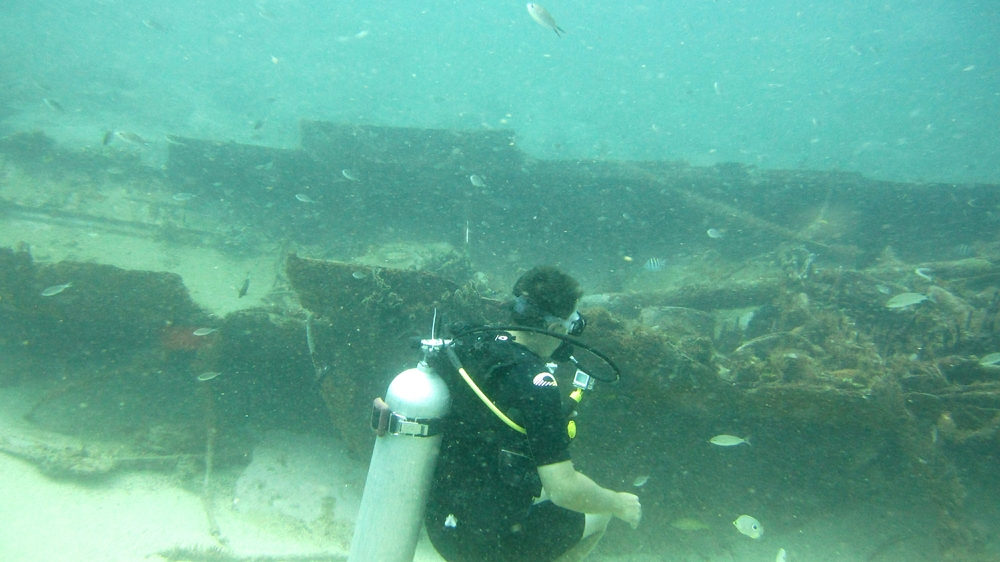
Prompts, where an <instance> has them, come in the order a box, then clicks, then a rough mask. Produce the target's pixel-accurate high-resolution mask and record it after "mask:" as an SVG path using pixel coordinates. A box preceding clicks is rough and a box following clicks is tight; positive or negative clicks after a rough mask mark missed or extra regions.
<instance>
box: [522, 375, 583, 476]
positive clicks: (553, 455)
mask: <svg viewBox="0 0 1000 562" xmlns="http://www.w3.org/2000/svg"><path fill="white" fill-rule="evenodd" d="M514 371H515V372H514V373H513V374H514V379H515V381H516V385H517V390H518V395H519V397H520V402H521V403H520V404H518V409H519V410H520V411H521V412H523V416H522V420H523V422H524V429H525V431H527V434H528V446H529V447H530V448H531V455H532V457H534V460H535V465H536V466H545V465H547V464H552V463H557V462H562V461H567V460H570V455H569V441H570V440H569V434H568V432H567V429H566V421H567V420H566V415H565V413H564V412H563V405H562V397H561V395H560V393H559V387H558V386H556V379H555V377H554V376H553V375H552V374H550V373H549V371H548V369H546V368H545V366H544V365H543V364H542V363H540V362H537V361H527V362H524V363H521V364H519V365H518V366H517V367H516V368H515V369H514Z"/></svg>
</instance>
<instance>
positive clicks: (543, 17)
mask: <svg viewBox="0 0 1000 562" xmlns="http://www.w3.org/2000/svg"><path fill="white" fill-rule="evenodd" d="M528 15H530V16H531V19H533V20H535V21H536V22H538V25H541V26H543V27H547V28H549V29H551V30H552V31H555V32H556V35H558V36H560V37H562V34H563V33H566V32H565V31H563V29H562V28H561V27H559V26H558V25H556V19H555V18H553V17H552V14H550V13H549V11H548V10H546V9H545V8H543V7H541V6H539V5H538V4H528Z"/></svg>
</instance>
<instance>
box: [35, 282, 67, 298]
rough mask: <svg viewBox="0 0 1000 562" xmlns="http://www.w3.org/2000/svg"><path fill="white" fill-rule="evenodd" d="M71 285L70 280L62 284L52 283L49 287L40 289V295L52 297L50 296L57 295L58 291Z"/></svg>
mask: <svg viewBox="0 0 1000 562" xmlns="http://www.w3.org/2000/svg"><path fill="white" fill-rule="evenodd" d="M72 286H73V283H72V282H70V283H66V284H64V285H53V286H51V287H48V288H46V289H45V290H44V291H42V296H43V297H52V296H55V295H58V294H59V293H61V292H63V291H65V290H66V289H69V288H70V287H72Z"/></svg>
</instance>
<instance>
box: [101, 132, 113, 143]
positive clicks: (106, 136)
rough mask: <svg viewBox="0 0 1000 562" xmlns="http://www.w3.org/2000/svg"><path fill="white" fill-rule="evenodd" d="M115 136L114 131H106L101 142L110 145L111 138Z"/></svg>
mask: <svg viewBox="0 0 1000 562" xmlns="http://www.w3.org/2000/svg"><path fill="white" fill-rule="evenodd" d="M113 138H115V132H114V131H104V137H102V138H101V144H103V145H104V146H108V145H109V144H111V139H113Z"/></svg>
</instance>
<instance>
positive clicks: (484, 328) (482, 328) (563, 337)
mask: <svg viewBox="0 0 1000 562" xmlns="http://www.w3.org/2000/svg"><path fill="white" fill-rule="evenodd" d="M482 332H533V333H536V334H544V335H546V336H550V337H553V338H557V339H560V340H562V341H564V342H566V343H568V344H570V345H573V346H575V347H579V348H581V349H585V350H587V351H589V352H590V353H593V354H594V355H596V356H597V357H598V358H599V359H600V360H601V361H604V362H605V363H607V364H608V367H611V370H612V371H614V372H615V376H614V378H613V379H603V378H600V377H596V376H594V375H592V374H590V373H587V374H588V375H590V376H591V377H594V379H595V380H598V381H601V382H606V383H616V382H618V381H619V380H621V378H622V372H621V369H619V368H618V365H616V364H615V362H614V361H612V360H611V358H610V357H608V356H607V355H605V354H604V353H602V352H601V351H600V350H597V349H594V348H593V347H591V346H590V345H588V344H586V343H584V342H582V341H580V340H578V339H576V338H575V337H573V336H568V335H566V334H560V333H557V332H553V331H552V330H546V329H545V328H532V327H528V326H480V327H478V328H470V329H467V330H459V331H458V332H457V333H454V334H452V335H451V337H452V339H453V340H457V339H458V338H461V337H462V336H467V335H469V334H479V333H482Z"/></svg>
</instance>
